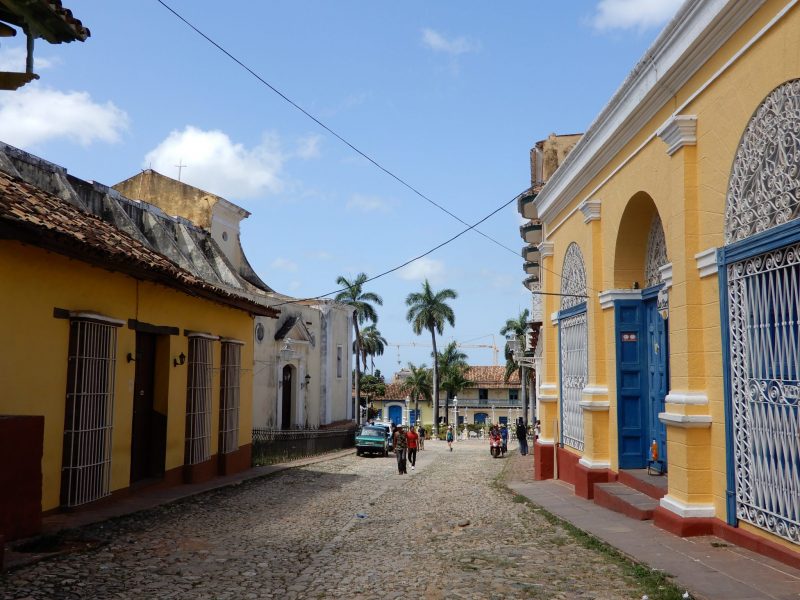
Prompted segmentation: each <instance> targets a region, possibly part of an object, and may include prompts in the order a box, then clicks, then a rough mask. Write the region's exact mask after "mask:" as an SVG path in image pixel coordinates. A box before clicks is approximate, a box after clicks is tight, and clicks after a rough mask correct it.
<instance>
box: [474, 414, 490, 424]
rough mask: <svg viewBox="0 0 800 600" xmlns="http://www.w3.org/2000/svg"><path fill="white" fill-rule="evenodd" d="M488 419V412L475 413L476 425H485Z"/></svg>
mask: <svg viewBox="0 0 800 600" xmlns="http://www.w3.org/2000/svg"><path fill="white" fill-rule="evenodd" d="M488 419H489V414H488V413H475V424H476V425H485V424H486V421H487V420H488Z"/></svg>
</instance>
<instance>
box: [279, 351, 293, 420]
mask: <svg viewBox="0 0 800 600" xmlns="http://www.w3.org/2000/svg"><path fill="white" fill-rule="evenodd" d="M293 395H294V367H292V365H286V366H284V367H283V371H282V372H281V429H291V427H292V404H293V402H292V396H293Z"/></svg>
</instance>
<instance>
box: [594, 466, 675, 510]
mask: <svg viewBox="0 0 800 600" xmlns="http://www.w3.org/2000/svg"><path fill="white" fill-rule="evenodd" d="M666 493H667V478H666V476H664V475H661V476H654V475H649V474H648V473H647V470H646V469H631V470H625V471H620V472H619V476H618V478H617V481H616V482H614V483H596V484H595V485H594V501H595V503H596V504H598V505H600V506H602V507H604V508H607V509H609V510H613V511H615V512H618V513H622V514H623V515H625V516H627V517H630V518H631V519H636V520H638V521H649V520H651V519H652V518H653V511H654V510H655V509H656V507H657V506H658V501H659V500H660V499H661V498H663V497H664V496H665V495H666Z"/></svg>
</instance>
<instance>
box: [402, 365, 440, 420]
mask: <svg viewBox="0 0 800 600" xmlns="http://www.w3.org/2000/svg"><path fill="white" fill-rule="evenodd" d="M408 370H409V371H411V375H409V376H408V378H407V379H406V380H405V381H404V382H403V383H402V385H401V386H400V389H402V390H403V391H404V392H406V393H407V394H408V395H409V396H411V399H412V400H413V401H414V413H415V414H416V415H417V419H419V399H420V396H421V397H422V398H423V399H425V400H430V399H431V390H432V388H433V381H432V380H431V370H430V369H429V368H428V367H426V366H425V364H424V363H423V364H421V365H420V366H418V367H417V366H415V365H414V363H408Z"/></svg>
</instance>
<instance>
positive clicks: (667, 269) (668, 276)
mask: <svg viewBox="0 0 800 600" xmlns="http://www.w3.org/2000/svg"><path fill="white" fill-rule="evenodd" d="M658 272H659V273H661V283H663V284H664V287H665V288H666V289H669V288H671V287H672V263H667V264H665V265H664V266H663V267H658Z"/></svg>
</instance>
